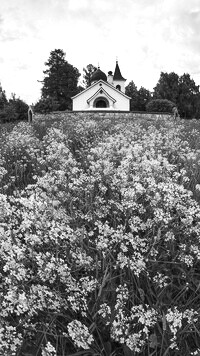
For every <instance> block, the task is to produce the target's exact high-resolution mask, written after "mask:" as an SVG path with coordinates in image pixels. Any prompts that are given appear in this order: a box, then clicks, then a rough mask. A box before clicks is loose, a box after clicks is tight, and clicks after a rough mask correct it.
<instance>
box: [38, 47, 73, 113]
mask: <svg viewBox="0 0 200 356" xmlns="http://www.w3.org/2000/svg"><path fill="white" fill-rule="evenodd" d="M45 66H46V67H47V69H46V70H45V71H43V73H44V75H45V77H44V80H43V82H42V83H43V87H42V98H43V99H52V100H55V101H56V102H58V103H59V108H58V110H65V109H71V97H72V96H74V95H76V94H77V93H78V87H77V86H78V79H79V76H80V73H79V71H78V69H77V68H75V67H74V66H73V65H72V64H70V63H68V62H67V61H66V60H65V53H64V52H63V50H61V49H55V50H54V51H51V52H50V57H49V59H48V61H47V62H45Z"/></svg>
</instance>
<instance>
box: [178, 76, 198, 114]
mask: <svg viewBox="0 0 200 356" xmlns="http://www.w3.org/2000/svg"><path fill="white" fill-rule="evenodd" d="M198 100H199V86H197V85H196V84H195V82H194V80H193V79H191V78H190V75H189V74H185V73H184V74H183V75H182V76H181V77H180V78H179V99H178V106H179V111H180V115H181V116H182V117H184V118H192V117H194V116H195V115H196V111H197V101H198Z"/></svg>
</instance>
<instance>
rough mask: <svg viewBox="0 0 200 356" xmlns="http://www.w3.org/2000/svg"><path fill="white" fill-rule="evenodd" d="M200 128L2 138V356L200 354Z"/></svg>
mask: <svg viewBox="0 0 200 356" xmlns="http://www.w3.org/2000/svg"><path fill="white" fill-rule="evenodd" d="M199 137H200V124H199V122H198V121H195V120H192V121H184V120H180V121H174V120H173V119H170V118H169V119H168V120H167V119H166V118H165V119H161V118H156V117H155V118H153V117H151V118H149V119H148V120H145V119H144V118H143V119H142V118H140V119H134V120H132V119H129V118H127V117H125V116H123V114H122V117H121V118H119V117H110V118H102V117H99V118H95V119H94V118H92V116H91V117H83V116H81V117H79V116H71V115H69V116H67V117H66V115H65V117H64V118H63V117H62V116H60V117H58V116H57V117H56V116H53V117H52V116H49V115H46V116H42V117H38V119H37V120H34V121H33V123H32V124H29V123H24V122H21V123H19V124H17V125H15V126H1V128H0V180H1V185H0V189H1V191H0V211H1V213H0V219H1V220H0V235H1V244H0V277H1V284H0V288H1V304H0V315H1V328H0V355H4V356H7V355H8V356H10V355H18V356H19V355H20V356H28V355H29V356H30V355H32V356H39V355H42V356H53V355H54V356H67V355H74V356H78V355H79V356H80V355H85V356H86V355H101V356H110V355H112V356H117V355H124V356H135V355H139V356H146V355H149V356H156V355H160V356H167V355H170V356H173V355H177V356H178V355H183V356H189V355H198V354H199V353H200V336H199V330H200V317H199V303H200V297H199V291H198V290H199V285H200V276H199V267H200V265H199V259H200V241H199V236H200V206H199V202H200V173H199V172H200V139H199Z"/></svg>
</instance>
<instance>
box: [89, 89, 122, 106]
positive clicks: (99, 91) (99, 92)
mask: <svg viewBox="0 0 200 356" xmlns="http://www.w3.org/2000/svg"><path fill="white" fill-rule="evenodd" d="M101 91H102V92H103V93H104V95H105V96H107V98H109V99H110V100H111V101H112V102H113V103H115V102H116V100H115V99H114V98H113V97H112V96H111V95H110V94H108V93H107V91H106V90H105V89H104V88H102V87H100V88H99V90H97V92H96V93H94V94H93V95H92V96H91V97H90V98H89V99H88V100H87V103H88V104H89V102H90V101H91V100H92V99H94V98H95V96H97V95H98V94H103V93H101Z"/></svg>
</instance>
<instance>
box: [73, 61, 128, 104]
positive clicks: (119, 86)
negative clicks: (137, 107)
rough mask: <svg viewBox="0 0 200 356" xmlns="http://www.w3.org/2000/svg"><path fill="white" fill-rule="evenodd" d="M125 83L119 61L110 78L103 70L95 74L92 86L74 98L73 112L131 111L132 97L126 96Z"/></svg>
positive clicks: (98, 70)
mask: <svg viewBox="0 0 200 356" xmlns="http://www.w3.org/2000/svg"><path fill="white" fill-rule="evenodd" d="M125 82H126V79H124V78H123V77H122V75H121V72H120V69H119V65H118V61H117V62H116V67H115V71H114V75H113V73H112V72H111V71H110V72H108V76H106V74H105V73H104V72H102V71H101V69H100V68H99V67H98V69H97V70H96V71H95V72H94V73H93V75H92V78H91V86H89V87H88V88H87V89H85V90H83V91H82V92H81V93H79V94H77V95H75V96H74V97H72V102H73V111H85V110H89V111H99V110H105V111H115V110H117V111H129V110H130V97H129V96H127V95H126V94H125Z"/></svg>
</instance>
